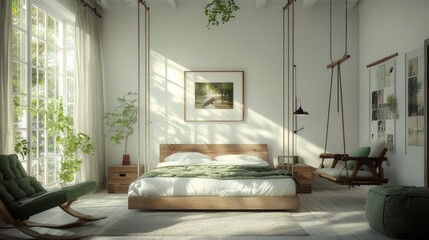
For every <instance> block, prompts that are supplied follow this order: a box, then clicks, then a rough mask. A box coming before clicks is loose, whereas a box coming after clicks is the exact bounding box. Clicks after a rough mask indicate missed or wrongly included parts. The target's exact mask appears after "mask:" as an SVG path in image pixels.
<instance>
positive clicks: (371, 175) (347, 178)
mask: <svg viewBox="0 0 429 240" xmlns="http://www.w3.org/2000/svg"><path fill="white" fill-rule="evenodd" d="M386 153H387V148H382V149H381V151H380V152H379V154H378V156H375V157H372V156H362V155H360V156H359V154H357V155H353V154H350V155H348V154H331V153H322V154H320V158H323V159H333V161H332V165H331V167H330V168H323V165H322V166H321V169H318V170H317V171H316V172H317V173H318V175H319V177H321V178H325V179H327V180H329V181H332V182H335V183H337V184H340V185H358V186H359V185H382V184H385V183H387V182H388V181H389V179H387V178H385V177H384V170H383V166H382V164H383V162H384V161H387V157H386V156H385V155H386ZM339 161H342V162H344V165H345V166H344V167H342V168H338V167H337V163H338V162H339ZM348 165H352V168H351V169H347V166H348ZM349 167H350V166H349Z"/></svg>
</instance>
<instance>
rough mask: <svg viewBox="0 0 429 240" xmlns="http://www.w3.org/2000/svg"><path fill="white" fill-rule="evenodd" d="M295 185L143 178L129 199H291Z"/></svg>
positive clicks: (272, 181)
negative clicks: (196, 197)
mask: <svg viewBox="0 0 429 240" xmlns="http://www.w3.org/2000/svg"><path fill="white" fill-rule="evenodd" d="M295 194H296V187H295V181H294V180H293V179H291V178H289V179H239V180H236V179H233V180H220V179H206V178H174V177H173V178H142V179H138V180H136V181H134V182H133V183H132V184H131V185H130V187H129V189H128V196H129V197H134V196H140V197H173V196H175V197H181V196H221V197H227V196H294V195H295Z"/></svg>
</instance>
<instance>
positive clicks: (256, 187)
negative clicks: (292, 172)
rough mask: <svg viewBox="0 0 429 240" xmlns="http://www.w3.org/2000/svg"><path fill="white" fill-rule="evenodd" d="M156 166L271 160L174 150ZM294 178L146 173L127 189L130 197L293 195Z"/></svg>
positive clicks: (257, 163)
mask: <svg viewBox="0 0 429 240" xmlns="http://www.w3.org/2000/svg"><path fill="white" fill-rule="evenodd" d="M166 160H167V161H166V162H163V163H159V164H158V166H157V168H166V167H172V166H190V165H205V166H206V165H209V166H210V165H217V166H219V165H229V166H231V165H234V166H251V167H264V166H267V165H268V163H267V162H266V161H263V160H261V159H257V158H255V157H253V156H247V155H225V156H222V157H217V158H216V161H213V159H210V158H209V157H208V156H204V155H203V156H202V154H201V153H179V154H177V153H176V154H172V156H169V157H168V158H166ZM294 195H296V183H295V180H294V179H293V178H238V179H235V178H234V179H219V178H199V177H187V176H185V177H147V178H144V177H143V178H139V179H137V180H136V181H134V182H133V183H131V185H130V186H129V189H128V196H129V197H137V196H139V197H183V196H220V197H228V196H294Z"/></svg>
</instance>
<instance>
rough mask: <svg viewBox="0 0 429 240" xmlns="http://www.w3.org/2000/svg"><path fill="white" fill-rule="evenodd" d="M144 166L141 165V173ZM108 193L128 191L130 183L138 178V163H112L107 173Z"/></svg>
mask: <svg viewBox="0 0 429 240" xmlns="http://www.w3.org/2000/svg"><path fill="white" fill-rule="evenodd" d="M143 173H144V167H143V165H140V175H143ZM107 177H108V178H107V192H108V193H128V187H129V186H130V184H131V183H132V182H133V181H134V180H136V179H137V178H138V175H137V165H110V166H109V167H108V173H107Z"/></svg>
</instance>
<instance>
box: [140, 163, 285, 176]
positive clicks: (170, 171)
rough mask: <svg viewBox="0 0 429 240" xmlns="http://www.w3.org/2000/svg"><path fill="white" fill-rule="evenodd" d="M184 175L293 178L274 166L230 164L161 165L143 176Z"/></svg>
mask: <svg viewBox="0 0 429 240" xmlns="http://www.w3.org/2000/svg"><path fill="white" fill-rule="evenodd" d="M153 177H183V178H215V179H255V178H292V176H291V175H290V174H289V173H288V172H286V171H284V170H280V169H274V168H272V167H244V166H228V165H221V166H219V165H216V166H207V165H205V166H204V165H192V166H171V167H159V168H155V169H153V170H151V171H150V172H147V173H145V174H144V175H143V176H142V178H153Z"/></svg>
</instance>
